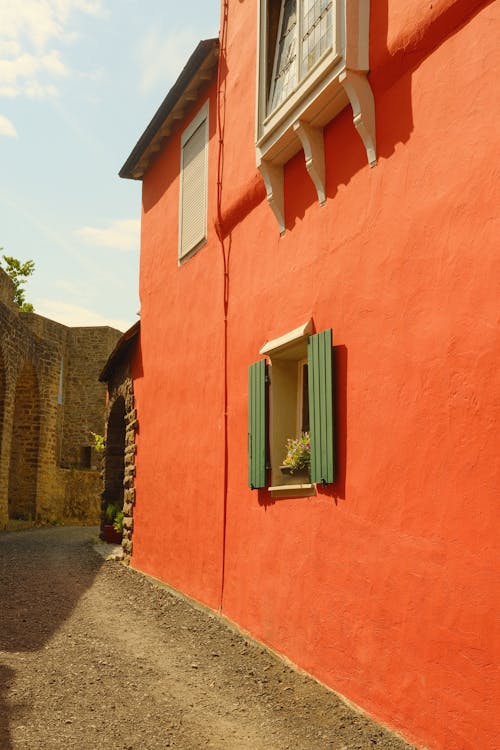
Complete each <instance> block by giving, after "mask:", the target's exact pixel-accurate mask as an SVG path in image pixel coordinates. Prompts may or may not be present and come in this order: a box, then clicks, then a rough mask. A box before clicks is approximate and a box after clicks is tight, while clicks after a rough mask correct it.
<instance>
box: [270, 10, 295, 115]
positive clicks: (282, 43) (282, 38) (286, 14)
mask: <svg viewBox="0 0 500 750" xmlns="http://www.w3.org/2000/svg"><path fill="white" fill-rule="evenodd" d="M296 85H297V0H284V4H283V10H282V17H281V23H280V30H279V40H278V45H277V49H276V60H275V64H274V77H273V85H272V87H271V101H270V103H269V110H270V111H272V110H273V109H276V107H277V106H278V105H279V104H281V102H282V101H284V100H285V99H286V98H287V97H288V96H289V95H290V94H291V93H292V91H293V90H294V89H295V87H296Z"/></svg>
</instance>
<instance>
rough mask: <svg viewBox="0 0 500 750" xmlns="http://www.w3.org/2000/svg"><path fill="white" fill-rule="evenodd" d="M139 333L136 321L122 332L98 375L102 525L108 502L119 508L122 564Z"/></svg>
mask: <svg viewBox="0 0 500 750" xmlns="http://www.w3.org/2000/svg"><path fill="white" fill-rule="evenodd" d="M138 334H139V325H138V324H136V325H135V326H133V327H132V328H131V329H130V330H129V331H127V332H126V333H125V334H124V336H123V337H122V339H121V340H120V342H119V344H118V345H117V348H116V349H115V351H114V352H113V355H112V356H111V357H110V359H109V361H108V363H107V365H106V370H105V373H104V374H103V375H102V376H101V377H102V378H103V380H105V381H106V382H107V384H108V406H107V409H106V433H105V436H106V450H105V453H104V462H103V487H104V491H103V493H102V516H101V527H103V526H104V513H105V509H106V505H107V504H108V503H109V502H113V503H114V504H117V505H118V506H119V507H121V508H122V510H123V538H122V547H123V560H124V562H125V563H129V562H130V557H131V555H132V533H133V529H134V518H133V515H134V505H135V454H136V444H135V438H136V432H137V412H136V408H135V397H134V383H133V379H132V375H131V372H130V356H131V354H132V352H133V349H134V347H135V344H136V341H137V337H138Z"/></svg>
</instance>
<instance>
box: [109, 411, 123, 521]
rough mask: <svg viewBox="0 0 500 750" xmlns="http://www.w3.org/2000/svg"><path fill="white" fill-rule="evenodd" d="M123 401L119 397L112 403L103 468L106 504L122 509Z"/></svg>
mask: <svg viewBox="0 0 500 750" xmlns="http://www.w3.org/2000/svg"><path fill="white" fill-rule="evenodd" d="M125 433H126V424H125V399H124V398H123V396H119V397H118V398H117V399H116V401H115V402H114V403H113V405H112V407H111V410H110V413H109V418H108V425H107V432H106V453H105V459H104V461H105V466H104V494H105V499H106V503H113V504H114V505H116V506H117V507H118V508H120V509H122V508H123V492H124V486H123V480H124V476H125Z"/></svg>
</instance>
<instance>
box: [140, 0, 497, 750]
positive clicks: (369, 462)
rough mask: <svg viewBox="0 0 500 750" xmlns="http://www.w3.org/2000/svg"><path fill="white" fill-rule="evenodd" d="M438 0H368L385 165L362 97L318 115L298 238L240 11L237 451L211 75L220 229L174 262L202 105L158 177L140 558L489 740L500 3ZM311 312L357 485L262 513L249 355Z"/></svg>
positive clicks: (474, 744) (233, 53)
mask: <svg viewBox="0 0 500 750" xmlns="http://www.w3.org/2000/svg"><path fill="white" fill-rule="evenodd" d="M433 6H434V7H433V8H430V6H429V8H427V9H426V10H425V11H424V10H423V9H422V6H421V3H418V2H416V0H415V2H411V3H409V2H403V0H391V2H390V3H388V2H382V3H372V21H371V37H372V38H371V59H372V74H371V79H372V83H373V89H374V95H375V102H376V111H377V147H378V154H379V163H378V166H377V167H376V168H374V169H369V168H368V166H367V164H366V155H365V152H364V149H363V146H362V143H361V141H360V139H359V136H358V135H357V133H356V131H355V129H354V128H353V125H352V115H351V112H350V110H346V111H344V113H343V114H342V115H341V116H339V117H338V118H337V119H336V120H335V121H334V122H332V123H331V124H330V125H329V126H328V127H327V128H326V130H325V148H326V162H327V196H328V199H327V203H326V206H325V207H320V206H319V205H318V203H317V201H316V200H315V193H314V188H313V186H312V183H311V181H310V179H309V178H308V176H307V173H306V170H305V165H304V160H303V157H302V155H301V154H299V155H297V156H296V157H295V158H294V159H293V160H292V161H291V162H290V163H289V164H288V165H287V167H286V171H285V202H286V224H287V232H286V234H285V235H284V236H283V237H280V236H279V232H278V227H277V224H276V221H275V219H274V216H273V214H272V212H271V210H270V208H269V206H268V205H267V203H266V201H265V200H263V199H262V198H263V194H264V193H263V190H262V187H261V185H260V182H259V180H258V178H256V170H255V152H254V102H255V95H254V93H255V7H254V3H241V2H237V1H236V0H234V2H230V8H229V24H228V50H227V66H228V74H227V79H226V82H225V86H226V117H225V133H224V174H223V205H222V208H223V214H224V216H225V217H226V219H227V221H226V225H225V228H226V230H228V229H231V233H230V234H229V236H227V237H226V241H225V245H226V252H229V253H230V256H229V308H228V338H227V343H228V347H227V357H228V359H227V368H228V381H227V382H228V433H227V451H228V460H227V463H226V464H225V461H224V453H225V443H224V348H223V341H224V307H223V285H224V276H223V273H224V269H223V263H222V255H221V249H220V246H219V243H218V241H217V237H216V233H215V230H214V227H213V224H214V221H215V218H216V202H215V201H216V180H217V173H216V166H217V164H216V162H217V145H218V143H217V141H218V139H217V134H216V131H215V111H216V107H215V96H216V85H215V84H214V85H213V86H212V88H211V90H210V91H209V96H210V98H211V122H210V131H211V142H210V169H209V184H210V200H209V217H210V218H209V225H210V230H209V237H208V243H207V245H206V246H205V247H204V248H202V249H201V250H200V251H199V252H198V253H197V254H196V255H195V256H194V257H193V258H191V259H190V260H189V261H188V262H186V263H185V264H184V265H183V266H181V267H178V265H177V225H178V218H177V214H178V189H179V180H178V172H179V139H180V132H181V131H182V129H183V127H185V125H186V124H187V123H188V122H189V120H190V119H191V116H189V117H187V118H186V121H185V122H184V123H181V125H180V127H179V132H178V133H177V135H176V136H174V137H173V138H172V139H171V140H170V141H169V143H168V144H167V146H166V147H165V148H164V150H163V151H162V152H161V153H160V155H159V156H158V158H157V159H156V161H155V162H154V164H153V166H152V167H151V168H150V170H149V171H148V173H147V174H146V176H145V178H144V189H143V224H142V247H141V281H140V286H141V346H140V349H139V350H138V354H137V357H136V361H135V362H134V374H135V394H136V400H137V408H138V414H139V434H138V452H137V463H136V465H137V478H136V493H137V502H136V508H135V515H134V523H135V526H134V553H133V559H132V561H133V565H134V566H135V567H137V568H139V569H142V570H144V571H146V572H148V573H150V574H152V575H155V576H157V577H159V578H161V579H163V580H165V581H167V582H168V583H169V584H171V585H172V586H174V587H176V588H178V589H180V590H182V591H183V592H185V593H186V594H188V595H190V596H192V597H194V598H196V599H198V600H200V601H202V602H204V603H205V604H208V605H209V606H210V607H213V608H218V607H219V606H220V604H221V596H222V610H223V612H224V613H225V614H226V615H227V616H228V617H229V618H231V619H232V620H233V621H235V622H236V623H238V624H239V625H240V626H241V627H243V628H244V629H246V630H248V631H250V632H251V633H252V634H253V635H254V636H255V637H256V638H258V639H260V640H262V641H264V642H265V643H267V644H269V645H270V646H272V647H273V648H274V649H276V650H277V651H279V652H281V653H283V654H286V656H287V657H289V658H290V659H291V660H293V661H294V662H295V663H297V664H298V665H300V666H301V667H302V668H304V669H306V670H307V671H309V672H311V673H312V674H314V675H315V676H316V677H318V678H319V679H320V680H322V681H323V682H325V683H326V684H327V685H329V686H331V687H332V688H334V689H335V690H337V691H338V692H339V693H341V694H343V695H344V696H346V697H347V698H349V699H350V700H352V701H354V702H355V703H357V704H358V705H359V706H361V707H362V708H364V709H365V710H366V711H368V712H369V713H370V714H371V715H373V716H375V717H376V718H378V719H379V720H381V721H382V722H384V723H386V724H388V725H389V726H391V727H393V728H395V729H396V730H397V731H399V732H400V733H402V734H403V735H404V736H405V737H407V738H408V739H410V740H413V741H415V742H416V743H419V744H420V745H426V746H428V747H430V748H436V750H493V749H494V748H495V747H497V745H496V742H497V734H496V732H495V724H496V716H497V715H498V710H499V708H500V706H499V701H498V698H499V695H498V684H499V681H498V672H495V670H496V667H495V665H496V664H498V649H497V650H496V652H495V639H494V626H495V611H496V612H498V608H497V603H496V600H497V599H498V597H497V592H498V579H496V580H494V571H495V567H496V566H495V557H496V553H495V541H496V536H497V535H496V527H497V525H498V524H497V523H496V521H497V516H498V512H497V507H498V497H499V489H500V482H499V473H500V472H499V461H498V427H497V425H498V421H499V417H500V403H499V392H500V389H499V386H500V377H499V368H498V357H499V353H500V352H499V349H500V347H499V336H498V317H499V315H498V312H499V302H498V300H499V298H500V295H499V291H500V290H499V284H498V279H499V278H500V260H499V253H498V236H499V232H498V229H499V226H498V218H497V217H498V205H499V202H500V194H499V193H500V191H499V180H498V163H499V153H498V151H499V150H498V145H497V133H496V122H497V116H498V114H499V112H498V97H495V95H494V92H495V90H496V79H497V77H498V71H499V70H500V55H499V50H498V44H497V42H496V34H495V33H494V28H495V26H496V25H497V24H498V15H499V14H498V6H495V5H491V4H488V3H478V2H469V3H463V2H460V1H458V2H452V0H449V1H448V2H436V3H434V4H433ZM481 6H484V7H481ZM404 49H407V50H408V58H405V55H404V54H403V53H402V50H403V51H404ZM205 98H206V97H204V98H202V100H201V101H200V103H199V104H200V105H201V104H202V103H203V101H204V100H205ZM196 110H197V107H195V108H194V109H193V113H192V114H194V113H195V112H196ZM253 206H255V207H254V208H252V207H253ZM309 317H313V319H314V323H315V327H316V330H318V331H320V330H322V329H324V328H327V327H331V328H332V329H333V335H334V344H335V346H336V348H335V362H336V409H337V443H338V460H339V478H338V481H337V483H336V484H335V485H333V488H331V487H330V488H327V489H326V490H321V489H319V490H318V495H317V497H314V498H300V499H287V500H279V501H277V502H275V503H274V504H268V503H267V502H265V501H266V500H267V497H266V495H267V494H268V493H267V492H266V491H265V490H264V491H259V492H258V493H257V492H251V491H250V490H249V489H248V488H247V486H246V478H247V456H246V447H247V367H248V365H249V364H250V363H251V362H253V361H255V360H256V359H258V358H259V355H258V351H259V348H260V347H261V346H262V344H263V343H264V342H265V341H266V340H267V339H270V338H274V337H275V336H279V335H281V334H283V333H285V332H287V331H289V330H291V329H293V328H295V327H296V326H298V325H299V324H301V323H304V322H305V321H306V320H307V319H308V318H309ZM225 465H226V466H227V496H226V497H225V493H224V486H225V481H224V480H225V477H224V470H225V469H224V467H225ZM225 500H226V501H227V507H226V511H227V516H226V517H225V510H224V509H225ZM224 556H225V557H224ZM223 560H224V562H225V565H224V573H225V574H224V581H222V565H223ZM222 587H223V592H222ZM495 654H496V656H495ZM495 676H496V677H497V679H496V680H495Z"/></svg>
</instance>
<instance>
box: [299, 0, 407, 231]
mask: <svg viewBox="0 0 500 750" xmlns="http://www.w3.org/2000/svg"><path fill="white" fill-rule="evenodd" d="M388 13H389V11H388V0H381V1H380V2H379V3H377V6H376V11H373V10H372V12H371V18H370V59H372V58H373V53H374V52H375V54H376V55H377V58H378V59H382V60H383V61H384V62H383V70H380V71H378V70H375V71H373V73H372V74H370V75H369V81H370V84H371V87H372V90H373V95H374V98H375V118H376V133H377V136H376V137H377V156H378V159H379V160H380V159H383V158H386V159H387V158H388V157H389V156H391V155H392V154H393V153H394V150H395V147H396V145H397V144H398V143H406V142H407V141H409V139H410V136H411V133H412V131H413V111H412V102H411V70H409V69H408V68H409V66H408V64H407V63H406V62H404V61H403V60H402V59H400V58H398V59H396V58H394V59H392V58H391V55H390V53H389V50H388V49H387V33H388ZM382 40H383V41H382ZM388 74H390V75H391V80H388V78H387V76H388ZM396 80H397V85H396V86H395V87H394V90H393V91H391V92H390V93H388V92H387V89H388V88H390V86H392V84H393V83H394V82H395V81H396ZM382 99H384V101H383V103H382ZM324 143H325V162H326V197H327V201H328V200H331V199H332V198H334V197H335V195H336V194H337V192H338V190H339V187H340V186H341V185H345V186H346V185H348V184H349V182H350V181H351V180H352V179H353V177H354V176H355V175H356V174H357V173H358V172H360V171H361V170H363V169H368V163H367V156H366V151H365V147H364V145H363V142H362V140H361V138H360V137H359V135H358V133H357V132H356V128H355V126H354V123H353V119H352V109H351V107H350V105H349V106H348V107H347V108H346V109H344V110H343V112H342V113H341V114H340V115H339V116H338V117H336V118H335V119H334V120H332V122H330V123H329V124H328V125H327V126H326V127H325V128H324ZM376 168H377V167H374V169H376ZM297 185H301V189H300V190H297V189H296V186H297ZM317 201H318V196H317V193H316V189H315V187H314V185H313V182H312V180H311V179H310V178H309V176H308V174H307V169H306V165H305V161H304V154H303V152H302V151H300V152H299V153H298V154H297V155H296V156H294V157H293V158H292V159H291V160H290V161H289V162H288V163H287V164H286V165H285V207H286V208H285V210H286V217H285V224H286V228H287V229H292V228H293V226H294V225H295V223H296V220H297V219H303V218H304V215H305V213H306V211H307V209H308V208H309V207H310V206H312V205H313V204H314V203H317Z"/></svg>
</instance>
